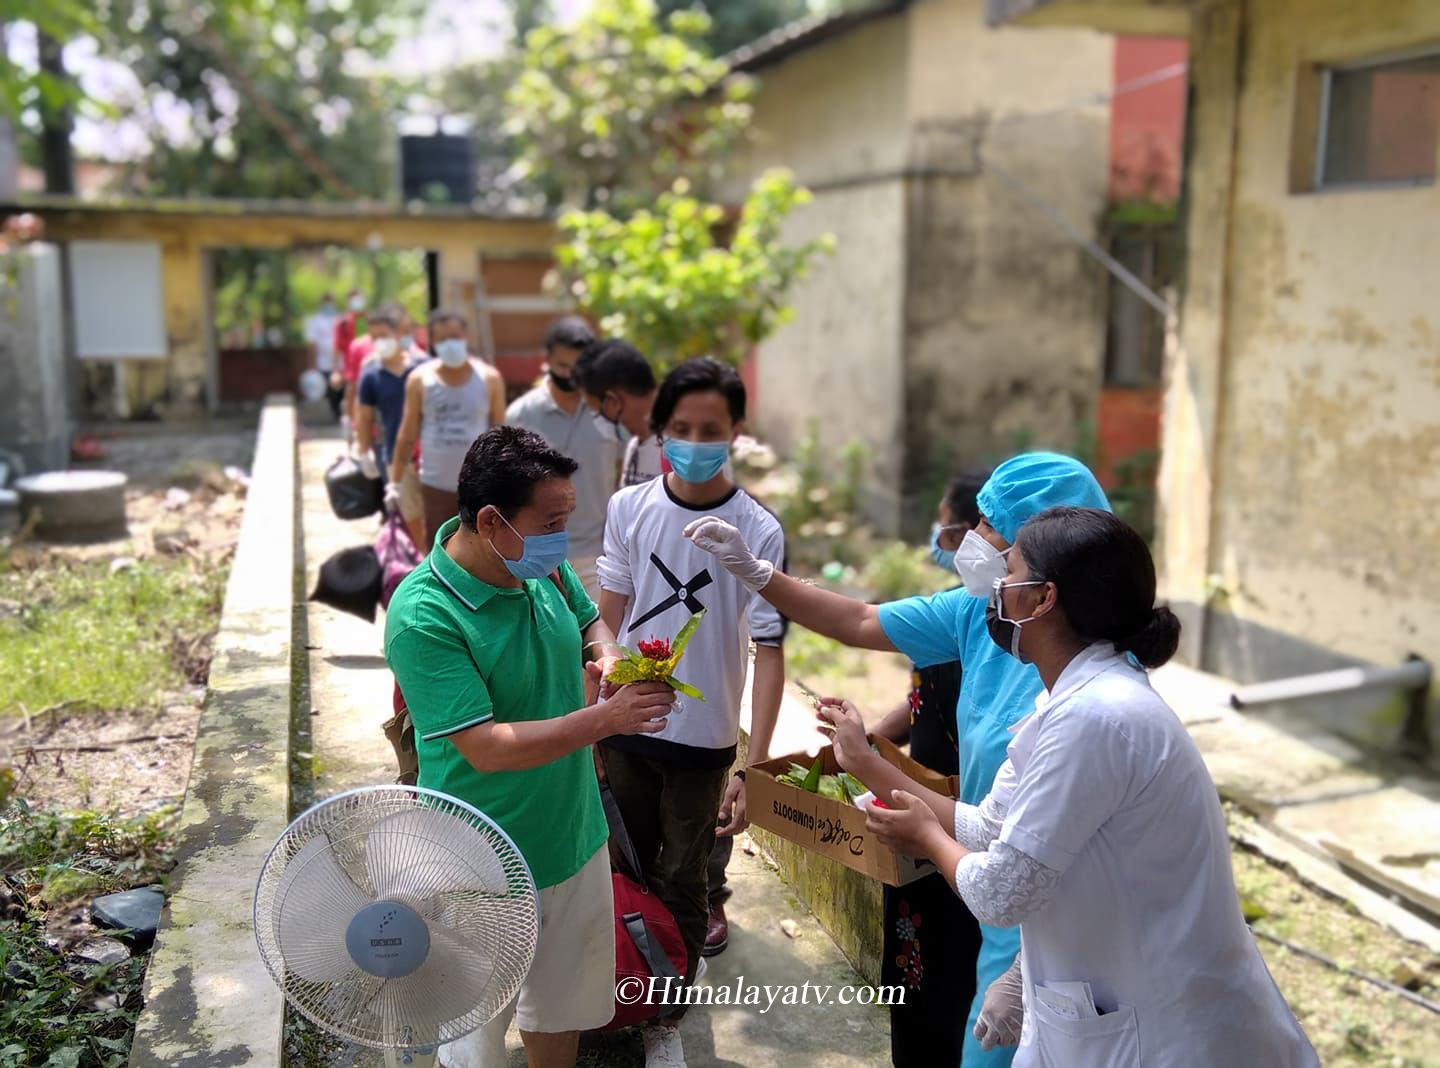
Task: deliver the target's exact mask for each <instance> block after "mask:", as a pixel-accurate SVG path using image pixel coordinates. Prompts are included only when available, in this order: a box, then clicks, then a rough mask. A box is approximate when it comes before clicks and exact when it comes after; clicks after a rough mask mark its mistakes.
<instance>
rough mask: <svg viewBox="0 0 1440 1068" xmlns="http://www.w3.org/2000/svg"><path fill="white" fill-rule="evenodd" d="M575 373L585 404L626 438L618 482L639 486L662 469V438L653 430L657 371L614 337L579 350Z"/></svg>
mask: <svg viewBox="0 0 1440 1068" xmlns="http://www.w3.org/2000/svg"><path fill="white" fill-rule="evenodd" d="M571 376H572V377H573V378H574V379H575V382H576V384H577V385H579V387H580V389H581V391H582V392H583V393H584V395H585V403H586V404H588V405H589V406H590V408H591V410H592V411H594V412H596V413H598V414H599V415H600V417H601V418H603V419H605V420H606V421H607V422H609V423H610V424H611V425H612V426H613V427H614V428H615V434H616V437H617V438H618V439H619V440H621V441H623V442H624V458H623V459H622V460H621V464H620V485H621V486H622V487H623V486H638V485H639V484H640V483H642V482H648V481H650V479H652V478H655V477H656V476H658V475H660V474H661V473H662V465H661V458H660V439H659V438H658V437H657V436H656V434H655V432H654V431H653V430H651V429H650V409H651V407H652V406H653V405H654V403H655V372H654V371H652V370H651V369H650V361H648V360H647V359H645V357H644V356H642V355H640V353H639V351H638V350H637V349H636V348H635V346H633V345H631V344H629V343H627V342H624V341H619V340H616V339H607V340H604V341H597V342H595V343H594V344H593V345H591V346H590V347H588V348H587V349H585V351H583V352H582V353H581V354H580V358H579V359H578V360H576V361H575V366H574V368H573V369H572V370H571Z"/></svg>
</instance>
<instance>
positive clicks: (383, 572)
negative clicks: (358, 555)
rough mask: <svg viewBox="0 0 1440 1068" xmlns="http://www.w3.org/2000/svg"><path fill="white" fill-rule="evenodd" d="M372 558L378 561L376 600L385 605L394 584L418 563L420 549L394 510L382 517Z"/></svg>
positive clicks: (386, 605) (393, 589) (388, 603)
mask: <svg viewBox="0 0 1440 1068" xmlns="http://www.w3.org/2000/svg"><path fill="white" fill-rule="evenodd" d="M375 558H376V559H377V560H379V561H380V604H381V605H382V606H383V607H385V608H389V607H390V597H391V595H392V594H394V592H395V587H396V586H398V585H400V581H401V580H402V579H403V578H404V577H405V576H406V575H408V574H410V572H412V571H414V570H415V568H416V567H418V566H419V565H420V550H418V549H417V548H415V541H414V539H412V538H411V537H410V531H408V530H406V529H405V522H404V520H402V519H401V518H400V514H399V513H398V512H392V513H391V514H390V515H388V516H386V517H385V524H384V526H382V527H381V528H380V537H378V538H376V539H375Z"/></svg>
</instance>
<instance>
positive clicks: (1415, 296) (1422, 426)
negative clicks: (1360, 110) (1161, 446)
mask: <svg viewBox="0 0 1440 1068" xmlns="http://www.w3.org/2000/svg"><path fill="white" fill-rule="evenodd" d="M1246 8H1247V11H1246V16H1245V19H1244V33H1245V40H1244V45H1243V49H1242V51H1241V53H1240V54H1241V55H1243V57H1244V60H1243V63H1244V67H1243V70H1242V71H1241V72H1240V75H1241V77H1240V79H1239V81H1238V85H1239V86H1241V89H1240V93H1239V97H1238V112H1237V114H1238V124H1237V125H1235V127H1234V130H1233V135H1234V136H1233V145H1234V151H1233V157H1232V156H1231V154H1230V150H1229V144H1228V143H1227V136H1226V134H1227V131H1226V130H1225V128H1224V127H1225V116H1224V113H1223V111H1224V109H1223V106H1221V105H1222V104H1223V95H1224V94H1223V92H1222V93H1221V94H1220V97H1217V98H1212V100H1211V101H1210V108H1211V110H1210V111H1209V112H1207V111H1206V110H1205V109H1206V106H1207V105H1206V98H1205V93H1206V91H1207V88H1216V87H1217V86H1218V87H1220V88H1221V89H1223V82H1224V78H1223V75H1222V74H1221V73H1220V72H1217V71H1213V70H1212V73H1214V74H1215V75H1216V76H1215V77H1214V78H1213V79H1211V81H1212V83H1213V84H1211V85H1209V86H1207V84H1206V83H1205V76H1204V75H1203V74H1202V71H1204V70H1205V68H1206V67H1207V65H1208V66H1210V67H1212V68H1213V67H1215V66H1218V67H1222V68H1223V66H1224V60H1223V58H1222V59H1220V60H1218V61H1217V60H1216V57H1217V56H1222V54H1223V53H1224V51H1225V48H1224V46H1223V44H1221V45H1219V46H1217V42H1216V41H1215V40H1214V39H1211V38H1210V37H1207V33H1208V32H1209V31H1208V30H1207V26H1208V27H1209V28H1210V29H1214V28H1215V27H1217V26H1221V25H1222V24H1224V23H1225V22H1226V21H1227V20H1229V19H1231V18H1232V17H1233V6H1232V5H1230V4H1213V5H1209V9H1208V10H1202V12H1201V15H1200V20H1201V21H1199V22H1197V29H1196V39H1195V48H1194V49H1193V50H1192V54H1193V55H1194V56H1195V61H1196V63H1197V76H1199V78H1200V80H1199V81H1197V89H1198V92H1199V96H1198V99H1199V100H1200V103H1201V111H1200V113H1199V114H1198V115H1197V119H1198V120H1199V122H1200V123H1201V124H1202V125H1200V126H1199V127H1198V128H1197V144H1196V155H1195V157H1194V159H1193V162H1192V168H1191V173H1190V183H1191V187H1192V190H1193V192H1194V195H1195V197H1196V201H1195V207H1194V210H1193V211H1192V219H1191V224H1192V225H1191V238H1192V248H1191V258H1190V265H1189V271H1190V277H1191V286H1190V290H1189V292H1188V294H1187V298H1186V303H1185V308H1184V323H1183V327H1182V335H1181V336H1182V340H1183V341H1184V342H1185V346H1186V353H1185V357H1184V360H1183V361H1182V362H1181V363H1180V364H1178V365H1177V367H1176V369H1175V370H1176V374H1175V376H1174V377H1173V379H1172V384H1171V391H1170V392H1171V396H1170V399H1169V407H1168V409H1167V424H1166V438H1165V448H1166V452H1167V455H1166V465H1167V472H1166V479H1165V485H1166V491H1167V501H1166V513H1167V514H1166V516H1165V532H1166V536H1165V564H1166V568H1165V570H1166V580H1167V584H1168V585H1169V586H1170V588H1171V592H1172V593H1175V594H1179V595H1181V596H1185V595H1192V596H1193V595H1194V594H1195V593H1196V592H1197V591H1198V590H1200V589H1201V588H1202V586H1203V575H1202V573H1201V569H1202V566H1203V567H1205V568H1207V569H1208V570H1209V571H1210V572H1212V573H1214V574H1215V575H1216V577H1217V579H1218V581H1219V583H1220V587H1221V590H1222V592H1223V595H1224V596H1223V599H1221V600H1220V601H1218V602H1217V606H1218V607H1219V608H1220V609H1222V610H1224V611H1228V612H1230V613H1233V614H1234V615H1236V616H1238V617H1240V618H1241V619H1243V620H1246V621H1249V622H1252V623H1257V624H1260V625H1262V626H1264V627H1267V628H1273V629H1274V630H1278V631H1281V632H1284V633H1286V634H1289V635H1293V636H1295V637H1298V638H1300V639H1302V640H1303V641H1305V642H1307V643H1312V644H1314V645H1318V646H1321V647H1323V648H1326V649H1329V650H1333V651H1335V652H1338V653H1341V654H1346V655H1351V656H1357V657H1363V658H1366V659H1374V660H1380V661H1394V660H1397V659H1399V658H1401V657H1402V656H1403V655H1404V654H1405V653H1407V652H1409V651H1412V650H1413V651H1417V652H1420V653H1422V654H1424V655H1427V656H1429V657H1431V658H1435V657H1440V607H1437V606H1440V569H1437V568H1436V566H1435V562H1436V560H1437V559H1440V302H1437V300H1436V297H1435V282H1434V278H1433V273H1434V272H1433V270H1432V269H1431V265H1433V264H1435V263H1436V262H1440V187H1437V186H1435V185H1430V186H1425V187H1420V188H1392V189H1376V190H1365V191H1349V192H1319V193H1316V192H1302V193H1292V192H1291V191H1290V173H1291V154H1292V152H1293V151H1296V150H1297V147H1299V148H1303V146H1296V145H1295V144H1294V143H1293V142H1294V140H1295V139H1294V138H1293V137H1292V127H1293V125H1294V116H1295V111H1296V101H1297V95H1296V94H1297V85H1298V84H1300V79H1301V77H1302V72H1303V69H1304V67H1305V65H1307V64H1315V63H1321V64H1323V63H1330V62H1339V61H1346V60H1353V59H1358V58H1363V57H1365V56H1368V55H1378V54H1384V53H1386V52H1390V51H1394V50H1399V49H1406V48H1411V47H1414V46H1417V45H1422V44H1427V43H1431V44H1434V43H1440V4H1436V3H1434V2H1433V0H1377V2H1374V3H1369V4H1363V5H1361V4H1354V3H1352V2H1350V0H1248V3H1247V4H1246ZM1227 9H1229V12H1227ZM1220 36H1221V37H1223V34H1221V35H1220ZM1207 49H1209V51H1208V54H1207ZM1232 176H1233V178H1232ZM1232 180H1233V189H1230V190H1228V194H1229V208H1228V212H1226V213H1225V214H1222V215H1216V214H1213V213H1214V212H1215V211H1216V210H1217V209H1219V208H1220V207H1221V205H1220V204H1219V203H1216V201H1215V197H1214V194H1215V192H1216V191H1217V190H1218V191H1221V192H1222V193H1224V192H1225V191H1226V187H1227V185H1228V184H1229V183H1230V182H1231V181H1232ZM1227 219H1228V246H1227V243H1226V242H1225V241H1224V240H1209V239H1207V236H1206V235H1207V233H1209V234H1214V233H1216V232H1219V233H1220V234H1222V235H1223V234H1224V233H1225V226H1226V223H1227ZM1197 238H1198V239H1199V240H1198V241H1197V240H1196V239H1197ZM1187 483H1188V485H1187ZM1207 485H1208V486H1213V493H1212V494H1211V495H1210V500H1209V502H1208V506H1207V503H1206V502H1205V500H1204V499H1203V498H1204V496H1205V487H1206V486H1207ZM1201 531H1204V533H1201ZM1207 535H1208V537H1207ZM1206 541H1208V545H1207V544H1205V542H1206ZM1202 561H1204V564H1203V565H1202Z"/></svg>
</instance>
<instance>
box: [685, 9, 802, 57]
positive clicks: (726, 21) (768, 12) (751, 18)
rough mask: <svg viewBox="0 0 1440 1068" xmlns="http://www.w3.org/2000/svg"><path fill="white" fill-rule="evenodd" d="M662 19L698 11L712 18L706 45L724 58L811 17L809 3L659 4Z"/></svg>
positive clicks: (712, 52) (713, 52) (706, 36)
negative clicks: (792, 23)
mask: <svg viewBox="0 0 1440 1068" xmlns="http://www.w3.org/2000/svg"><path fill="white" fill-rule="evenodd" d="M656 6H657V7H658V9H659V12H660V14H661V15H669V14H671V13H673V12H676V11H686V10H691V9H698V10H700V11H704V12H705V13H706V14H707V15H709V16H710V29H709V30H707V31H706V33H705V44H706V45H707V46H708V47H709V49H710V52H711V54H712V55H716V56H723V55H726V54H727V53H730V52H733V51H735V50H736V49H737V48H740V47H741V46H743V45H747V44H749V43H750V42H751V41H754V40H756V39H757V38H760V37H763V36H765V34H767V33H769V32H770V31H772V30H777V29H779V28H780V27H781V26H785V25H787V24H789V23H791V22H794V21H796V20H797V19H802V18H804V17H805V16H806V15H808V14H809V13H810V5H809V4H808V3H807V2H806V0H657V4H656Z"/></svg>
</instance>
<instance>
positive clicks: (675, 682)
mask: <svg viewBox="0 0 1440 1068" xmlns="http://www.w3.org/2000/svg"><path fill="white" fill-rule="evenodd" d="M669 681H670V685H671V686H673V687H674V688H675V691H676V692H677V693H683V694H684V695H685V696H686V697H693V698H695V699H696V700H697V701H703V700H705V695H704V694H703V693H701V692H700V691H699V690H697V689H695V687H693V686H691V685H690V684H689V683H688V682H681V681H680V680H679V679H675V678H672V679H670V680H669Z"/></svg>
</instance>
